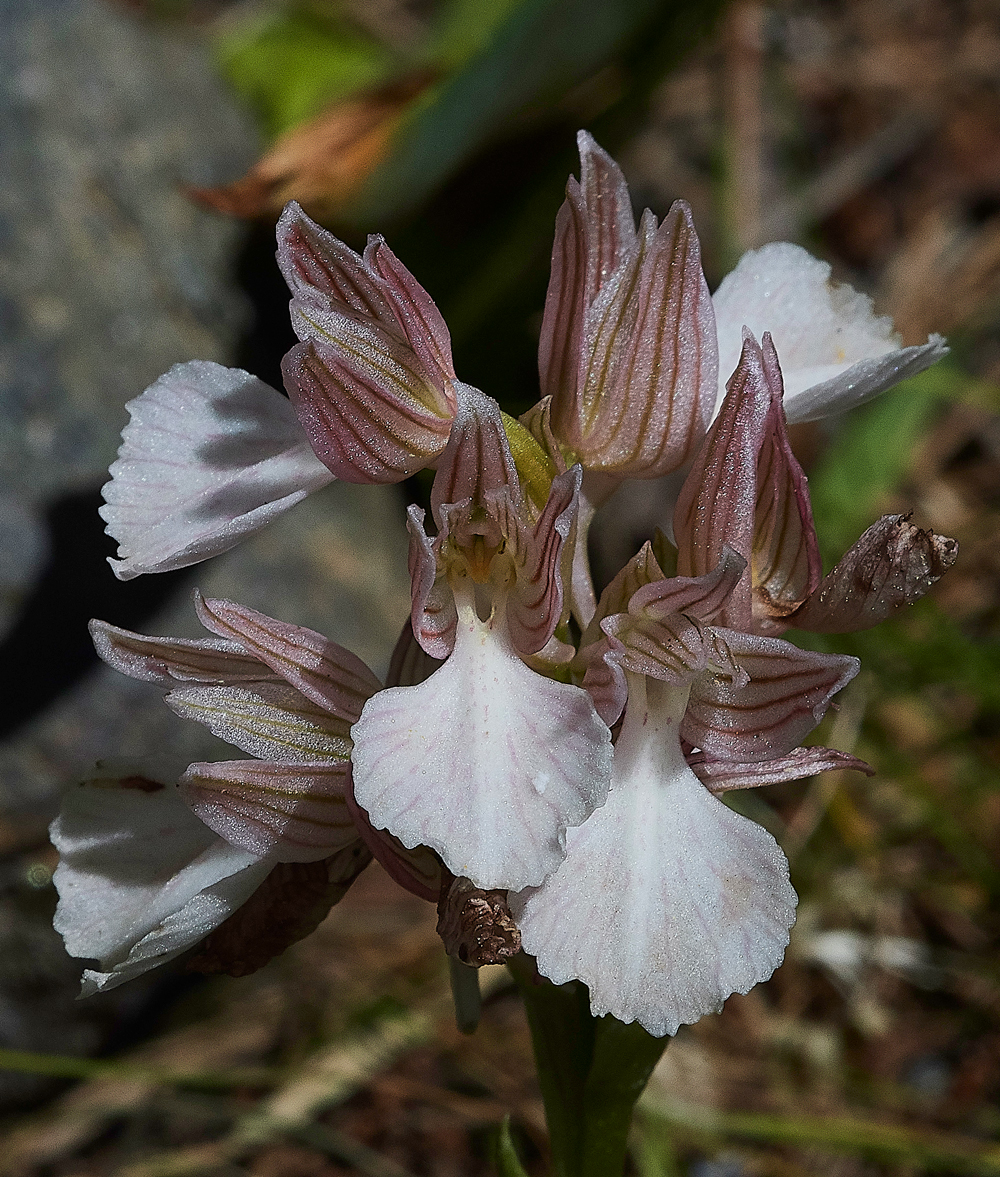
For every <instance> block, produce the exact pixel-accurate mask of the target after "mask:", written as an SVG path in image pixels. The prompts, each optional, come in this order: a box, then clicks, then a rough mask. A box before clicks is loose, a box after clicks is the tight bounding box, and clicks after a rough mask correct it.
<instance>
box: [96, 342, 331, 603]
mask: <svg viewBox="0 0 1000 1177" xmlns="http://www.w3.org/2000/svg"><path fill="white" fill-rule="evenodd" d="M126 408H127V409H128V411H129V413H130V414H131V418H132V419H131V421H130V422H129V424H128V425H126V426H125V429H124V430H123V432H122V444H121V448H120V449H119V451H118V460H117V461H116V462H114V463H113V465H112V466H111V471H110V473H111V481H110V482H109V483H107V484H106V486H105V487H104V498H105V503H106V505H105V506H104V507H102V508H101V516H102V517H103V518H104V520H105V521H106V522H107V525H108V527H107V530H108V534H109V535H111V536H113V537H114V538H115V539H116V540H117V541H118V545H119V547H118V555H119V559H118V560H112V561H111V566H112V568H113V569H114V571H115V575H116V576H117V577H118V578H119V580H129V579H131V578H132V577H134V576H140V575H142V573H144V572H167V571H169V570H170V569H173V568H185V567H187V566H188V565H189V564H197V563H198V561H199V560H205V559H207V558H208V557H209V556H215V555H217V554H218V553H219V552H225V551H227V550H228V549H229V548H231V547H233V546H234V545H235V544H236V543H238V542H239V541H240V540H241V539H243V538H244V536H247V535H250V534H251V533H253V532H255V531H258V530H259V529H260V528H261V527H263V526H264V525H265V524H266V523H268V522H270V520H271V519H273V518H274V516H275V515H278V514H280V513H281V512H282V511H287V510H288V508H289V507H293V506H295V504H296V503H298V502H300V501H301V500H302V499H304V498H305V496H306V495H307V494H309V493H310V492H311V491H314V490H318V489H319V487H321V486H325V485H326V484H327V483H328V482H332V481H333V475H332V474H331V473H330V471H329V470H328V469H327V468H326V467H325V466H324V465H323V463H322V462H321V461H320V460H319V458H317V457H316V455H315V454H314V453H313V451H312V449H311V448H310V446H309V443H308V441H307V440H306V435H305V432H304V430H303V429H302V426H301V425H300V424H299V422H298V419H297V417H296V416H295V410H294V409H293V408H292V406H291V405H290V404H289V402H288V401H287V400H286V399H285V397H283V396H282V395H281V394H280V393H278V392H276V391H275V390H274V389H273V388H271V387H270V385H267V384H265V383H264V382H263V381H261V380H258V379H257V377H256V376H251V375H250V373H249V372H244V371H242V369H240V368H223V367H222V366H221V365H219V364H213V363H210V362H209V361H206V360H194V361H192V362H191V363H187V364H175V365H174V367H172V368H171V369H170V371H169V372H167V373H166V374H165V375H164V376H161V377H160V378H159V380H157V381H156V382H155V383H154V384H151V385H150V386H149V388H147V389H146V391H145V392H144V393H143V394H142V395H141V396H138V397H136V399H135V400H133V401H130V402H129V403H128V405H126Z"/></svg>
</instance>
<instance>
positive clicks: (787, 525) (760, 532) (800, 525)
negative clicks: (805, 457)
mask: <svg viewBox="0 0 1000 1177" xmlns="http://www.w3.org/2000/svg"><path fill="white" fill-rule="evenodd" d="M761 352H762V356H763V361H764V372H765V375H766V377H767V380H768V384H769V385H770V387H771V393H772V396H771V411H770V412H769V414H768V417H767V423H766V425H765V430H764V436H763V438H762V440H761V450H760V457H759V459H758V461H757V503H756V507H755V512H754V534H753V551H752V553H751V557H750V560H751V568H752V574H753V575H752V583H753V613H754V619H755V621H756V624H757V629H758V631H759V632H760V633H774V634H777V633H781V632H782V631H783V630H784V629H785V627H786V625H787V622H786V621H785V618H787V616H788V615H789V614H790V613H792V612H793V611H794V610H795V609H797V608H798V607H799V605H801V604H802V602H803V601H804V600H805V599H806V598H807V597H808V596H809V595H810V594H811V593H812V592H814V591H815V589H816V586H817V585H818V584H819V581H820V577H821V576H822V574H823V573H822V565H821V562H820V556H819V545H818V544H817V542H816V527H815V525H814V523H813V517H812V506H811V504H810V502H809V491H808V489H807V486H806V476H805V474H804V473H803V471H802V467H801V466H800V465H799V463H798V461H797V459H796V457H795V455H794V454H793V453H792V447H791V443H790V442H789V440H788V431H787V429H786V427H785V414H784V409H783V407H782V390H783V385H782V379H781V369H780V368H779V366H778V357H777V354H776V352H775V350H774V344H773V342H772V341H771V337H770V336H769V335H767V334H765V336H764V339H763V343H762V347H761Z"/></svg>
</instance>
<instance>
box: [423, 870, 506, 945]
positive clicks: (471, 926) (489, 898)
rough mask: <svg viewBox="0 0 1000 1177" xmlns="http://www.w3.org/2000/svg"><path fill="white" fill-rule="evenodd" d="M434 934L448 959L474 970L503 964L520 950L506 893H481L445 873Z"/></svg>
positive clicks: (470, 882) (462, 880)
mask: <svg viewBox="0 0 1000 1177" xmlns="http://www.w3.org/2000/svg"><path fill="white" fill-rule="evenodd" d="M437 933H438V935H439V936H440V937H441V940H442V941H443V943H444V947H445V951H446V952H447V953H448V955H449V956H454V957H457V958H458V959H459V960H460V961H461V962H462V964H467V965H472V966H474V967H475V968H479V967H480V966H482V965H485V964H503V963H504V962H505V961H507V960H509V959H510V958H511V957H512V956H516V955H517V953H518V952H520V951H521V933H520V932H519V931H518V930H517V925H516V924H515V923H514V917H513V916H512V915H511V913H510V908H509V907H508V906H507V892H506V891H482V890H480V889H479V888H478V887H476V886H475V885H474V884H473V883H472V881H471V880H470V879H466V878H463V877H459V878H455V877H454V876H453V875H451V874H449V873H448V872H445V875H444V878H443V879H442V882H441V897H440V898H439V899H438V922H437Z"/></svg>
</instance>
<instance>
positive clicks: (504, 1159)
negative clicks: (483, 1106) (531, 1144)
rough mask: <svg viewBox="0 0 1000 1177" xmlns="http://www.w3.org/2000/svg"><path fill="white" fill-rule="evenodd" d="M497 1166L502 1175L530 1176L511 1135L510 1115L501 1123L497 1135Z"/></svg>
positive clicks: (501, 1176)
mask: <svg viewBox="0 0 1000 1177" xmlns="http://www.w3.org/2000/svg"><path fill="white" fill-rule="evenodd" d="M495 1159H496V1166H497V1172H498V1173H499V1174H500V1177H528V1174H527V1173H526V1172H525V1169H524V1166H523V1165H522V1164H521V1161H520V1158H519V1157H518V1155H517V1149H515V1147H514V1141H513V1140H512V1139H511V1135H510V1116H507V1118H506V1119H505V1120H504V1122H503V1123H502V1124H501V1125H500V1132H499V1134H498V1136H497V1146H496V1158H495Z"/></svg>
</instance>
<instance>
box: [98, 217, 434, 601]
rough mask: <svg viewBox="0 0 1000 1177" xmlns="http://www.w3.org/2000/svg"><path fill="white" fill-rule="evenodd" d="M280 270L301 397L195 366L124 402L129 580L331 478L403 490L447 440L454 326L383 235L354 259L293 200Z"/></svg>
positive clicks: (232, 538)
mask: <svg viewBox="0 0 1000 1177" xmlns="http://www.w3.org/2000/svg"><path fill="white" fill-rule="evenodd" d="M278 262H279V265H280V266H281V269H282V272H283V274H284V275H285V278H286V281H287V282H288V285H289V288H290V289H291V291H292V295H293V298H292V302H291V315H292V325H293V326H294V328H295V331H296V333H297V335H298V336H299V339H300V340H301V342H300V343H299V344H297V345H296V346H295V347H293V348H292V350H291V351H290V352H289V353H288V354H287V355H286V357H285V360H284V363H283V372H284V377H285V387H286V390H287V391H288V394H289V398H290V399H288V398H286V397H284V396H282V395H281V394H280V393H279V392H277V391H276V390H275V389H273V388H271V387H270V385H267V384H265V383H264V382H263V381H261V380H258V379H257V378H256V377H255V376H251V375H250V373H248V372H244V371H243V370H242V369H239V368H223V367H221V366H220V365H219V364H214V363H208V362H206V361H200V360H195V361H192V362H190V363H186V364H177V365H175V366H174V367H173V368H171V369H170V371H169V372H167V373H166V374H165V375H164V376H161V377H160V378H159V380H157V381H155V383H153V384H152V385H150V387H149V388H147V389H146V391H145V392H144V393H142V394H141V395H140V396H138V397H137V398H136V399H135V400H133V401H130V402H129V404H128V405H127V406H126V408H127V409H128V411H129V413H130V415H131V421H130V423H129V424H128V425H127V426H126V427H125V429H124V431H123V433H122V445H121V448H120V450H119V452H118V460H117V461H116V462H115V463H114V464H113V465H112V467H111V471H110V473H111V481H110V482H108V483H107V484H106V485H105V487H104V498H105V503H106V505H105V506H104V507H102V509H101V515H102V517H103V518H104V520H105V521H106V523H107V531H108V534H109V535H111V536H113V537H114V538H115V539H116V540H117V541H118V544H119V550H118V559H117V560H114V559H112V560H111V561H110V563H111V566H112V568H113V569H114V571H115V575H116V576H117V577H119V579H121V580H128V579H130V578H132V577H134V576H140V575H141V574H143V573H147V572H165V571H168V570H170V569H174V568H184V567H187V566H188V565H190V564H196V563H198V562H199V561H201V560H205V559H207V558H208V557H209V556H214V555H217V554H218V553H220V552H224V551H227V550H228V549H229V548H231V547H233V545H234V544H236V543H238V542H239V541H240V540H242V539H244V538H245V537H246V536H248V535H251V534H253V533H254V532H255V531H257V530H259V529H260V528H261V527H263V526H264V525H265V524H266V523H268V522H270V520H271V519H273V518H274V517H275V516H276V515H279V514H281V513H282V512H283V511H286V510H288V509H289V508H290V507H293V506H295V504H296V503H298V502H300V501H301V500H302V499H303V498H305V496H306V495H308V494H309V493H311V492H312V491H314V490H318V489H319V488H320V487H322V486H325V485H326V484H327V483H329V482H332V481H333V479H334V478H340V479H343V480H345V481H348V482H400V481H402V480H403V479H404V478H408V477H409V476H410V475H411V474H413V473H415V472H416V471H418V470H422V469H423V468H424V467H425V466H428V465H432V464H433V463H434V462H435V461H436V460H437V458H438V457H439V455H440V454H441V452H442V451H443V449H444V447H445V444H446V443H447V440H448V434H449V430H450V428H451V420H452V417H453V416H454V411H455V396H454V391H453V387H452V385H453V382H454V377H455V372H454V369H453V367H452V362H451V343H450V338H449V335H448V329H447V327H446V326H445V323H444V320H443V319H442V318H441V315H440V312H439V311H438V309H437V307H436V306H435V305H434V303H433V301H432V300H431V297H430V295H428V293H427V292H426V291H425V290H424V289H423V287H422V286H420V284H419V283H418V282H417V281H416V279H415V278H414V277H413V275H412V274H410V272H409V271H408V270H407V269H406V268H405V267H404V266H403V265H402V264H401V263H400V262H399V260H398V259H397V258H396V256H395V255H394V254H393V253H392V251H391V250H390V249H389V247H388V246H387V245H386V243H385V241H384V240H383V239H382V238H381V237H372V238H371V239H370V240H369V242H368V246H367V248H366V249H365V252H364V254H363V255H358V254H356V253H355V252H354V251H353V250H351V249H349V248H348V247H347V246H346V245H344V244H343V243H342V242H340V241H338V240H337V238H336V237H334V236H333V234H332V233H328V232H327V231H326V230H325V229H321V228H320V227H319V226H318V225H316V224H314V223H313V222H312V221H311V220H310V219H309V218H308V217H307V216H306V215H305V214H304V213H303V212H302V210H301V209H300V208H299V206H298V205H297V204H294V203H293V204H289V205H288V207H287V208H286V209H285V212H284V214H283V215H282V217H281V220H280V221H279V223H278Z"/></svg>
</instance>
